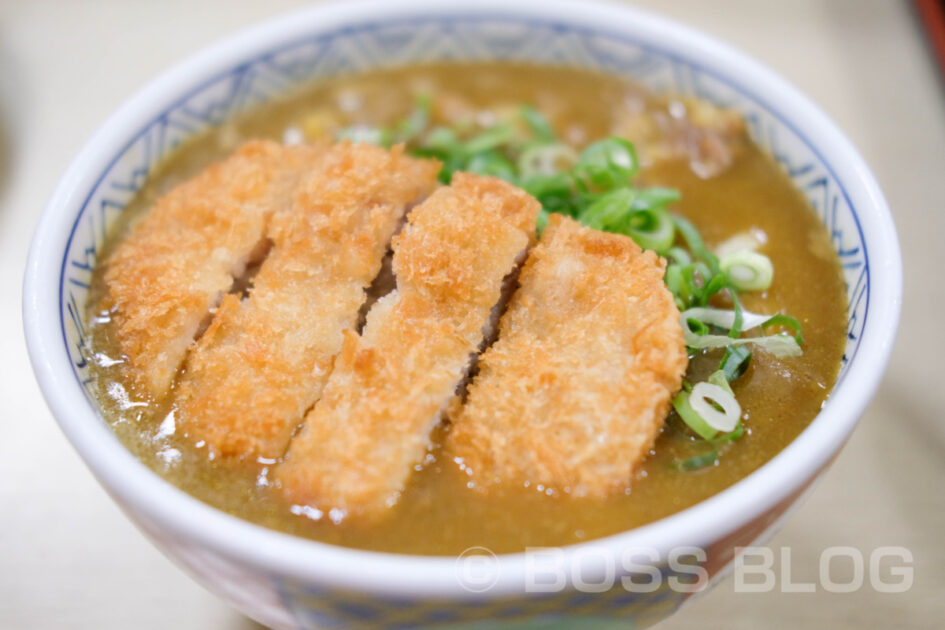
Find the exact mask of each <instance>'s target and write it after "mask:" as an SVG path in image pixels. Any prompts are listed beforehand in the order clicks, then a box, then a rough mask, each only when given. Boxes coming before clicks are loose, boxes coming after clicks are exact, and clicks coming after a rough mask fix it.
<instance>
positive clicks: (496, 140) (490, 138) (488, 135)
mask: <svg viewBox="0 0 945 630" xmlns="http://www.w3.org/2000/svg"><path fill="white" fill-rule="evenodd" d="M514 135H515V130H514V129H512V127H511V125H496V126H494V127H489V128H488V129H485V130H484V131H482V132H481V133H480V134H479V135H477V136H474V137H473V138H471V139H469V140H467V141H466V144H465V149H466V152H467V153H468V154H470V155H472V154H475V153H482V152H483V151H489V150H490V149H496V148H498V147H500V146H502V145H503V144H508V143H509V142H510V141H511V140H512V138H513V137H514Z"/></svg>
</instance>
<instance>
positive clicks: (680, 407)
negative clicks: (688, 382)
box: [673, 390, 718, 440]
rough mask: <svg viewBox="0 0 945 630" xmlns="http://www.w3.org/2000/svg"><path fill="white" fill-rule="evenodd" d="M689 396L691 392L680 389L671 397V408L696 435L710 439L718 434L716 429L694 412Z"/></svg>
mask: <svg viewBox="0 0 945 630" xmlns="http://www.w3.org/2000/svg"><path fill="white" fill-rule="evenodd" d="M690 396H692V394H691V393H690V392H687V391H686V390H682V391H680V392H679V393H678V394H676V397H675V398H673V409H675V410H676V413H678V414H679V417H680V418H682V421H683V422H685V423H686V426H688V427H689V428H690V429H692V430H693V431H695V432H696V435H698V436H699V437H701V438H702V439H703V440H711V439H712V438H714V437H715V436H716V434H718V430H717V429H715V428H713V427H712V426H711V425H710V424H709V423H708V422H706V421H705V418H703V417H702V416H701V415H699V414H698V413H696V411H695V410H694V409H693V408H692V405H691V404H690Z"/></svg>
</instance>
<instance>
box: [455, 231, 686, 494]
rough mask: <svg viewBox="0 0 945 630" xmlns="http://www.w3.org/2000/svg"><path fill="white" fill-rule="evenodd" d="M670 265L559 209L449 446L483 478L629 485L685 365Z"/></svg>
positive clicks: (563, 485) (580, 486) (560, 486)
mask: <svg viewBox="0 0 945 630" xmlns="http://www.w3.org/2000/svg"><path fill="white" fill-rule="evenodd" d="M663 268H664V263H663V262H662V261H661V260H660V259H658V258H657V257H656V255H655V254H654V253H653V252H649V251H648V252H643V251H641V250H640V248H639V247H638V246H637V245H636V243H634V242H633V241H632V240H631V239H630V238H628V237H626V236H621V235H618V234H607V233H604V232H598V231H595V230H591V229H589V228H585V227H581V226H580V224H578V223H577V222H575V221H573V220H572V219H569V218H565V217H562V216H561V215H552V216H551V219H550V221H549V223H548V227H547V228H546V229H545V231H544V233H543V234H542V238H541V242H540V243H539V245H538V246H537V247H535V248H534V249H533V250H532V252H531V254H530V255H529V257H528V260H527V261H526V263H525V266H524V267H523V269H522V273H521V276H520V278H519V282H520V288H519V289H518V291H517V292H516V293H515V295H514V296H513V298H512V301H511V303H510V305H509V308H508V310H507V312H506V313H505V315H503V317H502V321H501V323H500V327H499V339H498V341H496V343H495V344H493V345H492V346H491V347H490V348H489V349H488V350H486V352H484V353H483V355H482V356H481V357H480V360H479V373H478V375H477V376H476V378H475V379H474V380H473V382H472V384H471V385H470V387H469V391H468V397H467V401H466V404H465V406H463V407H462V409H461V410H460V411H459V412H458V415H457V416H456V417H453V418H451V421H452V424H451V425H450V428H449V433H448V436H447V439H446V445H445V446H446V452H447V455H448V456H449V457H452V458H453V459H454V460H455V462H456V463H457V464H459V465H460V467H461V468H462V469H463V470H464V471H465V472H466V474H467V475H469V478H470V482H471V484H472V485H473V486H474V487H477V488H479V489H487V488H488V487H489V486H490V485H492V484H499V483H503V484H513V485H514V486H517V487H521V486H522V485H523V484H525V483H528V484H529V485H530V486H531V487H533V488H538V489H539V490H544V491H546V492H547V491H559V492H565V493H569V494H571V495H572V496H594V497H603V496H606V495H608V494H610V493H615V492H621V491H623V490H624V489H626V488H627V487H629V485H630V482H631V478H632V475H633V472H634V469H635V468H636V466H637V465H638V464H639V463H640V462H641V460H643V458H644V457H645V456H646V454H647V452H648V451H649V450H650V449H651V448H652V446H653V443H654V441H655V439H656V436H657V435H658V433H659V431H660V427H661V426H662V424H663V421H664V418H665V417H666V414H667V413H668V411H669V404H670V399H671V397H672V396H673V394H674V393H675V392H676V390H678V389H679V387H680V384H681V382H682V376H683V373H684V372H685V369H686V364H687V358H686V348H685V344H684V342H683V334H682V329H681V327H680V324H679V312H678V311H677V309H676V306H675V305H674V303H673V298H672V296H671V295H670V293H669V291H668V290H667V289H666V287H665V285H664V283H663Z"/></svg>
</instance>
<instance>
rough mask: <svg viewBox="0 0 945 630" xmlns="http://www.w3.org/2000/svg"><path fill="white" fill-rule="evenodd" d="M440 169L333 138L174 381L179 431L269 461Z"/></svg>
mask: <svg viewBox="0 0 945 630" xmlns="http://www.w3.org/2000/svg"><path fill="white" fill-rule="evenodd" d="M439 169H440V166H439V164H438V163H437V162H435V161H432V160H417V159H413V158H410V157H407V156H406V155H404V153H403V147H395V148H394V149H393V150H391V151H386V150H384V149H381V148H378V147H374V146H369V145H364V144H358V145H353V144H349V143H342V144H338V145H335V146H333V147H332V148H330V149H327V150H326V152H325V155H324V157H323V160H322V162H321V164H320V165H319V166H318V167H317V168H316V169H315V170H313V171H312V172H310V173H308V174H306V175H305V176H303V178H302V180H301V181H300V183H299V186H298V189H297V190H296V192H295V194H294V199H293V203H292V207H291V211H289V212H285V213H281V214H278V215H276V216H274V217H273V219H272V222H271V226H270V228H269V239H270V240H271V241H272V249H271V250H270V253H269V255H268V257H267V258H266V260H265V262H264V263H263V264H262V266H261V267H260V269H259V272H258V274H257V275H256V276H255V278H254V281H253V288H252V290H251V292H250V294H249V297H248V298H247V299H244V300H240V299H239V297H238V296H237V295H233V294H231V295H227V296H226V297H225V298H224V300H223V303H222V304H221V306H220V310H219V311H218V312H217V314H216V316H215V317H214V319H213V322H212V323H211V325H210V327H209V328H208V329H207V331H206V332H205V333H204V335H203V336H202V337H201V338H200V340H199V342H198V343H197V346H196V347H195V348H194V350H193V351H192V352H191V354H190V356H189V358H188V360H187V363H186V364H185V370H184V373H183V375H182V377H181V381H180V384H179V386H178V395H177V408H178V414H179V416H178V418H179V423H180V426H181V428H182V429H183V430H184V431H185V432H186V433H187V434H188V435H189V436H190V437H191V438H192V439H194V440H204V441H206V443H207V444H208V446H209V447H210V448H211V449H212V450H213V451H214V452H216V453H218V454H220V455H224V456H252V457H259V456H261V457H266V458H276V457H281V456H282V454H283V453H284V452H285V448H286V446H287V445H288V443H289V439H290V438H291V436H292V432H293V431H294V429H295V428H296V427H297V426H298V424H299V422H301V421H302V418H303V416H304V415H305V412H306V411H307V410H308V409H309V408H310V407H311V406H312V404H314V403H315V401H316V400H318V398H319V396H320V395H321V391H322V387H323V386H324V384H325V381H326V380H327V379H328V374H329V373H330V371H331V365H332V360H333V358H334V356H335V355H336V354H338V352H339V351H340V350H341V343H342V340H343V338H344V336H343V332H344V331H346V330H353V329H354V327H355V325H356V324H357V319H358V311H359V309H360V307H361V305H362V304H363V303H364V301H365V289H366V288H367V287H368V286H369V285H370V284H371V281H372V280H373V279H374V277H375V276H376V275H377V273H378V270H379V269H380V268H381V260H382V258H383V257H384V254H385V252H386V251H387V249H388V245H389V243H390V240H391V237H392V236H393V234H394V232H395V230H396V229H397V227H398V226H399V225H400V224H401V222H402V220H403V216H404V212H405V211H406V209H407V207H408V205H409V204H411V203H413V202H416V201H419V200H420V199H421V198H423V197H426V196H427V195H428V194H429V193H430V192H431V191H432V190H433V188H434V187H435V186H436V177H437V173H438V172H439Z"/></svg>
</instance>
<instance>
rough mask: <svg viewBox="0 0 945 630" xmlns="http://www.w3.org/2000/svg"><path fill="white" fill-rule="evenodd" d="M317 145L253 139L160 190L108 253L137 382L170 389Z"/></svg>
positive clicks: (121, 335) (109, 278) (120, 336)
mask: <svg viewBox="0 0 945 630" xmlns="http://www.w3.org/2000/svg"><path fill="white" fill-rule="evenodd" d="M320 154H321V151H320V150H319V149H317V148H313V147H283V146H282V145H279V144H276V143H274V142H267V141H260V142H249V143H247V144H246V145H244V146H242V147H241V148H240V149H239V150H238V151H237V152H236V153H235V154H234V155H233V156H231V157H230V158H228V159H227V160H225V161H223V162H221V163H219V164H215V165H213V166H210V167H209V168H207V169H205V170H204V171H202V172H201V173H200V174H199V175H197V176H196V177H194V178H192V179H190V180H188V181H186V182H184V183H183V184H180V185H178V186H177V187H176V188H174V189H172V190H171V191H170V193H168V194H167V195H165V196H164V197H163V198H161V199H160V200H159V201H158V202H157V203H156V204H155V205H154V207H153V208H151V210H150V211H149V212H148V213H147V214H146V215H145V216H144V217H143V218H142V219H141V220H140V221H139V222H138V223H137V224H135V225H134V226H133V228H132V230H131V232H130V233H129V234H128V236H127V237H126V238H124V239H123V240H122V241H121V242H120V244H119V245H118V247H117V248H116V249H115V251H114V252H113V253H112V254H111V256H109V257H108V259H107V261H106V272H105V282H106V285H107V287H108V296H107V298H106V302H105V303H106V304H107V305H109V306H111V307H112V308H114V309H115V314H114V321H115V326H116V333H117V334H116V337H117V340H118V343H119V346H120V348H121V352H122V353H123V354H124V355H125V356H126V357H127V370H128V373H129V377H130V378H131V381H132V382H133V383H134V384H135V385H136V386H139V387H142V388H143V389H144V391H145V392H146V393H147V394H149V395H150V396H151V397H152V398H157V399H159V398H162V397H163V396H164V395H165V394H166V393H167V390H168V389H169V387H170V386H171V383H172V382H173V379H174V377H175V375H176V374H177V371H178V369H179V368H180V366H181V363H182V362H183V360H184V357H185V355H186V354H187V351H188V350H189V348H190V346H191V345H192V344H193V341H194V337H195V336H196V335H197V333H198V332H199V330H200V328H201V326H202V324H204V322H205V320H206V318H207V315H208V313H209V312H210V311H211V310H212V309H213V308H214V307H215V306H216V305H217V304H219V303H220V300H221V298H222V297H223V295H224V294H225V293H226V291H227V290H228V289H229V288H230V286H231V285H232V284H233V280H234V278H237V277H239V276H241V275H242V274H243V272H244V271H245V269H246V266H247V265H248V264H250V263H251V262H252V259H253V257H254V255H255V254H258V253H259V252H260V244H261V243H263V242H264V237H265V234H266V228H267V224H268V222H269V219H270V218H271V217H272V215H273V213H274V212H278V211H280V210H283V209H285V208H287V207H288V206H289V205H290V204H291V199H292V194H293V190H294V188H295V185H296V183H297V181H298V179H299V177H300V175H301V173H302V172H303V171H304V170H306V169H308V168H311V167H312V166H313V165H314V164H316V163H317V162H318V160H319V159H320Z"/></svg>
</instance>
